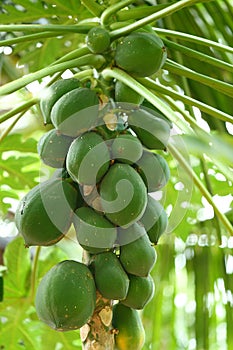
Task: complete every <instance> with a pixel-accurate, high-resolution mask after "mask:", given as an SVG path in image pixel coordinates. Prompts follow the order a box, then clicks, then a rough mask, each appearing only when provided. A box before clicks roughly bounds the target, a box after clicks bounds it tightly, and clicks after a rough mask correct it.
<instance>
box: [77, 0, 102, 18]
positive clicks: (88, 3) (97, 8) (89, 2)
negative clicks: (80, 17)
mask: <svg viewBox="0 0 233 350" xmlns="http://www.w3.org/2000/svg"><path fill="white" fill-rule="evenodd" d="M81 4H82V5H83V6H84V7H86V9H87V10H88V11H90V13H91V14H92V15H93V16H96V17H100V16H101V13H102V12H103V9H104V8H103V6H102V5H99V4H98V3H97V2H96V1H95V0H81Z"/></svg>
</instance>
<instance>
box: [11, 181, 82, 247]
mask: <svg viewBox="0 0 233 350" xmlns="http://www.w3.org/2000/svg"><path fill="white" fill-rule="evenodd" d="M79 195H80V193H78V191H77V190H76V189H75V188H74V187H73V186H72V185H71V184H70V183H69V182H67V181H65V180H62V179H51V180H47V181H45V182H43V183H41V184H39V185H37V186H35V187H34V188H33V189H31V190H30V191H29V192H28V193H27V194H26V196H24V197H23V198H22V199H21V201H20V203H19V205H18V208H17V210H16V213H15V223H16V227H17V228H18V230H19V232H20V233H21V234H22V236H23V238H24V240H25V244H26V246H27V247H28V246H32V245H36V246H47V245H52V244H54V243H56V242H58V241H59V240H61V239H62V238H63V237H64V235H65V234H66V233H67V232H68V230H69V228H70V226H71V223H72V217H73V214H74V210H75V209H76V207H77V203H78V196H79Z"/></svg>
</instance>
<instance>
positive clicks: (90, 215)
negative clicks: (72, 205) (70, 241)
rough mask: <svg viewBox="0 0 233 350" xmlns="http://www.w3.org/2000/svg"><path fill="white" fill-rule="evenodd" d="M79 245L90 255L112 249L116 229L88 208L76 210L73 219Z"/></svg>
mask: <svg viewBox="0 0 233 350" xmlns="http://www.w3.org/2000/svg"><path fill="white" fill-rule="evenodd" d="M73 223H74V227H75V231H76V234H77V239H78V242H79V244H80V245H81V246H82V247H83V249H85V250H87V251H88V252H89V253H91V254H96V253H100V252H103V251H106V250H110V249H112V248H113V246H114V243H115V241H116V238H117V231H116V227H115V226H114V225H113V224H112V223H111V222H109V221H108V220H107V219H106V218H105V217H104V216H103V215H101V214H99V213H97V212H96V211H95V210H93V209H92V208H90V207H82V208H78V209H77V210H76V211H75V215H74V219H73Z"/></svg>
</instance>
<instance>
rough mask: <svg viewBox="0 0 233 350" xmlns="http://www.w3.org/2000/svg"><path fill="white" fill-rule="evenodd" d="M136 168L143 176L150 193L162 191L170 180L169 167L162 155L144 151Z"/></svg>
mask: <svg viewBox="0 0 233 350" xmlns="http://www.w3.org/2000/svg"><path fill="white" fill-rule="evenodd" d="M135 167H136V169H137V171H138V173H139V174H140V175H141V177H142V179H143V181H144V183H145V185H146V187H147V191H148V192H156V191H158V190H160V189H161V188H163V187H164V186H165V185H166V184H167V182H168V180H169V177H170V170H169V166H168V164H167V162H166V160H165V159H164V158H163V157H162V156H161V155H160V154H156V153H152V152H148V151H144V152H143V154H142V157H141V158H140V159H139V160H138V161H137V163H136V164H135Z"/></svg>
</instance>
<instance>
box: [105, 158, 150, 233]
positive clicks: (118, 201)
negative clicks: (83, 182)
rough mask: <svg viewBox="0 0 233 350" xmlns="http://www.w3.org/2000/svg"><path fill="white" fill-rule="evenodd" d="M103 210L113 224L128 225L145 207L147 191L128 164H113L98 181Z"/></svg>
mask: <svg viewBox="0 0 233 350" xmlns="http://www.w3.org/2000/svg"><path fill="white" fill-rule="evenodd" d="M100 197H101V198H100V200H101V205H102V208H103V211H104V213H105V215H106V217H107V218H108V220H110V221H111V222H112V223H113V224H115V225H117V226H125V227H126V226H130V225H131V224H133V223H134V222H136V221H137V220H139V219H140V218H141V217H142V215H143V213H144V211H145V208H146V204H147V192H146V187H145V185H144V182H143V180H142V179H141V177H140V175H139V174H138V173H137V172H136V171H135V170H134V169H133V168H132V167H131V166H130V165H128V164H120V163H116V164H113V165H112V166H111V167H110V168H109V170H108V172H107V173H106V175H105V176H104V177H103V179H102V181H101V183H100Z"/></svg>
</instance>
